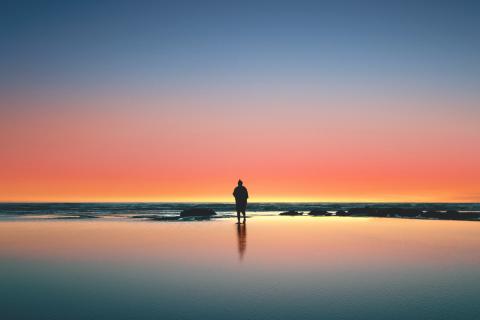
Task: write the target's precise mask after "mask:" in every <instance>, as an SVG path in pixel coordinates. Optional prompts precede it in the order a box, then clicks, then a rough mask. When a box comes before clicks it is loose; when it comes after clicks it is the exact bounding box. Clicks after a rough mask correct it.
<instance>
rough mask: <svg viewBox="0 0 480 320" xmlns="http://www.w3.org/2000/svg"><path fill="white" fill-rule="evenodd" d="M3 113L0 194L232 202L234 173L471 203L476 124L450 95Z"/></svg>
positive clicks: (267, 185)
mask: <svg viewBox="0 0 480 320" xmlns="http://www.w3.org/2000/svg"><path fill="white" fill-rule="evenodd" d="M392 101H395V102H392ZM243 105H248V111H249V112H246V113H245V112H243V111H242V108H243ZM297 105H300V106H301V107H302V108H301V110H298V109H297V108H296V106H297ZM432 106H434V107H435V108H434V109H433V107H432ZM2 110H3V111H1V112H2V117H1V118H0V127H1V128H2V129H1V130H2V134H1V136H0V144H1V149H2V155H1V157H0V181H1V182H0V201H231V200H232V197H231V191H232V189H233V187H234V186H235V184H236V181H237V179H238V178H242V179H243V180H244V181H245V184H246V186H247V187H248V188H249V190H250V194H251V199H250V200H251V201H419V202H421V201H461V202H469V201H472V202H475V201H480V185H479V183H478V181H480V166H479V164H478V163H479V162H478V159H479V158H480V157H479V156H480V151H479V149H478V148H476V147H475V146H477V145H478V142H480V134H479V131H480V130H478V128H477V126H478V123H477V122H476V121H475V118H473V117H472V114H471V111H470V110H471V109H469V104H468V103H463V104H461V103H460V101H458V100H457V101H453V102H451V101H433V100H432V99H429V100H426V99H423V98H419V97H416V98H411V99H407V98H404V99H402V101H398V100H394V99H392V97H381V98H379V97H365V96H362V97H353V98H352V97H351V98H348V99H327V98H325V97H323V98H319V97H315V96H313V95H312V96H310V97H306V98H305V97H303V98H302V99H300V98H298V97H281V99H280V98H278V99H271V98H268V97H267V98H265V97H260V96H249V97H247V98H245V99H242V101H235V100H234V99H227V98H225V97H218V96H217V97H215V99H213V98H212V97H209V96H183V97H179V96H178V95H177V96H174V95H172V96H170V97H169V96H143V97H138V96H137V97H130V98H128V97H116V98H112V96H111V95H107V96H91V97H88V98H85V97H55V98H52V97H48V98H44V99H38V98H37V99H31V98H28V99H27V98H23V99H19V98H18V97H16V98H15V99H10V100H8V101H3V105H2ZM366 110H368V112H366Z"/></svg>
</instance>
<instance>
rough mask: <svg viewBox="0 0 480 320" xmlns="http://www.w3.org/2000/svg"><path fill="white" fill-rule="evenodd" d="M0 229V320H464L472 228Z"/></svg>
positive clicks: (299, 220)
mask: <svg viewBox="0 0 480 320" xmlns="http://www.w3.org/2000/svg"><path fill="white" fill-rule="evenodd" d="M235 221H236V219H233V218H232V217H225V218H222V219H213V220H210V221H174V222H160V221H151V220H144V219H132V218H117V217H103V218H101V219H52V218H51V216H43V217H37V218H32V217H31V216H28V217H23V218H16V219H11V218H10V219H3V220H2V221H0V259H1V261H2V263H1V264H0V283H1V284H2V285H1V286H0V297H1V299H0V307H1V309H2V310H3V315H4V317H5V319H159V318H161V319H201V318H208V319H225V318H229V319H292V318H298V317H300V318H302V319H319V318H331V319H422V318H423V319H453V318H455V319H473V318H475V316H476V315H477V314H478V313H479V312H480V306H479V305H478V303H477V294H478V292H479V290H480V269H479V268H478V267H479V266H480V256H479V255H476V254H475V252H476V251H478V248H479V246H480V223H478V222H472V221H439V220H417V219H391V218H362V217H355V218H353V217H335V216H333V217H309V216H300V217H285V216H268V215H266V216H261V215H259V216H250V218H248V219H247V223H246V225H236V224H235V223H234V222H235Z"/></svg>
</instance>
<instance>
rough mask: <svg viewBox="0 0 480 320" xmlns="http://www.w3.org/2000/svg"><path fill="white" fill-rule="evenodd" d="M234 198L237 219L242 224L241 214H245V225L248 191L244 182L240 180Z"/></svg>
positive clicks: (234, 191)
mask: <svg viewBox="0 0 480 320" xmlns="http://www.w3.org/2000/svg"><path fill="white" fill-rule="evenodd" d="M233 196H234V197H235V206H236V208H237V219H238V223H239V224H240V212H241V213H242V214H243V223H245V219H246V216H245V211H246V210H247V199H248V191H247V188H245V187H244V186H243V182H242V180H238V186H237V187H236V188H235V190H233Z"/></svg>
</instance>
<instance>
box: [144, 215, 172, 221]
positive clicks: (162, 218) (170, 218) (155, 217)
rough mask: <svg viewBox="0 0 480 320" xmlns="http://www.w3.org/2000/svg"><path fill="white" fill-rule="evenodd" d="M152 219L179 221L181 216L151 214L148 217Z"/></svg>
mask: <svg viewBox="0 0 480 320" xmlns="http://www.w3.org/2000/svg"><path fill="white" fill-rule="evenodd" d="M148 218H149V219H150V220H153V221H178V220H179V219H180V217H165V216H153V217H152V216H150V217H148Z"/></svg>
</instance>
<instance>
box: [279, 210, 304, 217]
mask: <svg viewBox="0 0 480 320" xmlns="http://www.w3.org/2000/svg"><path fill="white" fill-rule="evenodd" d="M280 215H281V216H301V215H303V212H298V211H293V210H290V211H285V212H282V213H280Z"/></svg>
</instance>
